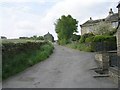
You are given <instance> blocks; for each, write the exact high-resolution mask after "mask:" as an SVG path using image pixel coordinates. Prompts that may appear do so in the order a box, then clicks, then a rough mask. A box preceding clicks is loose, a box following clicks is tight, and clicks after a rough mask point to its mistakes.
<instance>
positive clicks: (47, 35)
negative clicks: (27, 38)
mask: <svg viewBox="0 0 120 90" xmlns="http://www.w3.org/2000/svg"><path fill="white" fill-rule="evenodd" d="M44 39H45V40H48V41H51V42H54V37H53V35H52V34H50V33H49V32H48V33H47V34H45V35H44Z"/></svg>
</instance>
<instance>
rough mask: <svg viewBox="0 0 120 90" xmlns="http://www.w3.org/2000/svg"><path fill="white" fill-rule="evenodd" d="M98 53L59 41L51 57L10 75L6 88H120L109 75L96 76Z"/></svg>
mask: <svg viewBox="0 0 120 90" xmlns="http://www.w3.org/2000/svg"><path fill="white" fill-rule="evenodd" d="M95 67H97V66H96V64H95V62H94V53H89V52H80V51H78V50H73V49H69V48H66V47H63V46H58V45H55V50H54V53H53V54H52V55H51V56H50V58H49V59H47V60H45V61H43V62H41V63H38V64H36V65H34V66H33V67H30V68H28V69H26V70H25V71H23V72H21V73H19V74H17V75H15V76H12V77H10V78H9V79H7V80H5V81H4V82H3V88H116V87H117V85H116V84H115V83H113V82H112V81H111V80H110V79H109V78H93V75H95V74H96V73H95V72H94V71H92V70H90V69H91V68H95Z"/></svg>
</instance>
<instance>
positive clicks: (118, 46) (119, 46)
mask: <svg viewBox="0 0 120 90" xmlns="http://www.w3.org/2000/svg"><path fill="white" fill-rule="evenodd" d="M117 52H118V56H120V27H119V29H118V33H117Z"/></svg>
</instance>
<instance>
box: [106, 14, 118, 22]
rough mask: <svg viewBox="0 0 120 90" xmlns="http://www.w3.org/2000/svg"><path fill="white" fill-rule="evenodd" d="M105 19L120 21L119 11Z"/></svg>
mask: <svg viewBox="0 0 120 90" xmlns="http://www.w3.org/2000/svg"><path fill="white" fill-rule="evenodd" d="M105 20H106V21H110V22H114V21H118V13H114V14H113V15H111V16H108V17H107V18H106V19H105Z"/></svg>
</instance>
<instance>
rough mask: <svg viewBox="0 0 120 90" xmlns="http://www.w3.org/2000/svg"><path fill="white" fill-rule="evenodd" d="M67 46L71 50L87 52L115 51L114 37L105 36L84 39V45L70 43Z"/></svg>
mask: <svg viewBox="0 0 120 90" xmlns="http://www.w3.org/2000/svg"><path fill="white" fill-rule="evenodd" d="M86 36H87V35H86ZM67 46H68V47H70V48H73V49H78V50H81V51H89V52H93V51H109V50H116V49H117V44H116V37H115V36H106V35H96V36H90V37H87V38H86V39H85V42H84V43H72V44H68V45H67Z"/></svg>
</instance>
